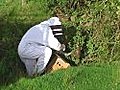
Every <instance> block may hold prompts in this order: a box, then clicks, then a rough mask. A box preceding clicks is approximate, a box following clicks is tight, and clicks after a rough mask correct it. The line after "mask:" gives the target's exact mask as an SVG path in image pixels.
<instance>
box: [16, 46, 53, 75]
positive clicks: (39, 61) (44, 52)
mask: <svg viewBox="0 0 120 90" xmlns="http://www.w3.org/2000/svg"><path fill="white" fill-rule="evenodd" d="M23 51H24V52H22V53H19V52H18V53H19V56H20V58H21V60H22V61H23V63H24V64H25V66H26V69H27V73H28V75H29V76H32V75H33V74H36V73H38V74H41V73H43V71H44V69H45V67H46V65H47V63H48V62H49V59H50V57H51V55H52V50H51V49H50V48H49V47H45V46H41V47H39V48H38V47H35V46H34V45H28V46H27V47H26V48H25V49H24V50H23Z"/></svg>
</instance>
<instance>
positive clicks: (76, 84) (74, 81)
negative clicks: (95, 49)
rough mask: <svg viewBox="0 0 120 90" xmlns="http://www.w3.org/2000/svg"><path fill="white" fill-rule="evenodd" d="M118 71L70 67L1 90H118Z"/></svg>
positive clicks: (93, 66)
mask: <svg viewBox="0 0 120 90" xmlns="http://www.w3.org/2000/svg"><path fill="white" fill-rule="evenodd" d="M118 72H119V69H118V67H117V65H116V64H112V65H107V64H103V65H89V66H79V67H71V68H69V69H66V70H59V71H56V72H54V73H49V74H45V75H43V76H39V77H36V78H27V77H24V78H21V79H19V80H18V81H16V82H14V83H12V84H10V85H9V86H7V87H2V88H1V90H119V89H120V81H119V80H120V79H119V76H120V75H119V74H120V72H119V73H118Z"/></svg>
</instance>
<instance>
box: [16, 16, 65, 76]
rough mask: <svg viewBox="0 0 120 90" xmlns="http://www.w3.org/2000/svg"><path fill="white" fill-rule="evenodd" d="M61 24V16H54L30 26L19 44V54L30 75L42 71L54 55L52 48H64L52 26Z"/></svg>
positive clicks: (58, 49)
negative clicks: (55, 35) (54, 33)
mask: <svg viewBox="0 0 120 90" xmlns="http://www.w3.org/2000/svg"><path fill="white" fill-rule="evenodd" d="M54 25H61V22H60V21H59V18H57V17H52V18H50V19H48V20H46V21H44V22H41V23H40V24H38V25H35V26H33V27H32V28H30V29H29V30H28V31H27V32H26V33H25V35H24V36H23V38H22V39H21V41H20V43H19V45H18V54H19V56H20V59H21V60H22V61H23V63H24V64H25V66H26V69H27V72H28V75H30V76H32V75H33V74H35V73H42V72H43V71H44V69H45V67H46V65H47V63H48V61H49V59H50V57H51V55H52V49H54V50H57V51H60V50H62V49H64V47H63V46H64V45H62V44H61V43H60V42H59V41H58V40H57V39H56V38H55V37H54V35H53V32H52V29H51V28H50V26H54Z"/></svg>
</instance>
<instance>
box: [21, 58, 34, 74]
mask: <svg viewBox="0 0 120 90" xmlns="http://www.w3.org/2000/svg"><path fill="white" fill-rule="evenodd" d="M22 61H23V63H24V64H25V67H26V70H27V73H28V75H29V76H33V74H34V69H35V64H36V60H35V59H31V60H30V59H22Z"/></svg>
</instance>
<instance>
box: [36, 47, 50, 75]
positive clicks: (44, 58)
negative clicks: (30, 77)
mask: <svg viewBox="0 0 120 90" xmlns="http://www.w3.org/2000/svg"><path fill="white" fill-rule="evenodd" d="M51 55H52V50H51V49H50V48H48V47H46V48H45V52H44V54H43V55H41V56H40V57H39V58H38V61H37V64H36V65H35V68H36V72H37V73H39V74H41V73H43V72H44V69H45V67H46V65H47V64H48V62H49V59H50V57H51Z"/></svg>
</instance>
